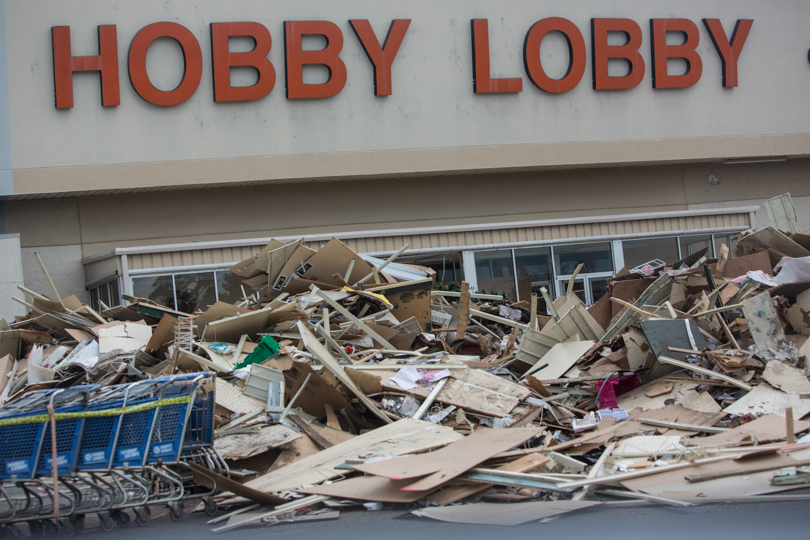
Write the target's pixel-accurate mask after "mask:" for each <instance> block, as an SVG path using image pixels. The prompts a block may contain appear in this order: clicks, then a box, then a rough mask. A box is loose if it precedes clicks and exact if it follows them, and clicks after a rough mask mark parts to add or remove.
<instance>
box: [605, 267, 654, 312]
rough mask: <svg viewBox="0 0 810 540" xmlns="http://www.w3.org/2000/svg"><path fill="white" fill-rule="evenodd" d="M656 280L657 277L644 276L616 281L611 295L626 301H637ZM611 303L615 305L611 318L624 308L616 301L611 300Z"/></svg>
mask: <svg viewBox="0 0 810 540" xmlns="http://www.w3.org/2000/svg"><path fill="white" fill-rule="evenodd" d="M654 281H655V279H653V278H643V277H639V278H637V279H628V280H621V281H614V282H613V283H612V285H611V289H612V292H611V297H612V298H618V299H619V300H624V301H625V302H630V303H632V302H635V301H636V300H637V299H638V297H639V296H641V294H642V293H643V292H644V291H646V290H647V287H649V286H650V285H651V284H652V283H653V282H654ZM611 304H612V305H613V308H612V309H613V311H612V314H611V318H613V317H615V316H616V315H618V314H619V312H620V311H621V310H622V309H623V306H622V305H621V304H617V303H616V302H611Z"/></svg>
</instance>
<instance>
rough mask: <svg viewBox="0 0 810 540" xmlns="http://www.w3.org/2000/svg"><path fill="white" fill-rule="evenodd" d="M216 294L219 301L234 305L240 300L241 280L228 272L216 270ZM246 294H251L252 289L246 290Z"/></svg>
mask: <svg viewBox="0 0 810 540" xmlns="http://www.w3.org/2000/svg"><path fill="white" fill-rule="evenodd" d="M216 279H217V294H218V295H219V298H218V299H219V300H220V301H222V302H228V303H229V304H236V303H238V302H240V301H241V300H242V280H241V279H239V278H238V277H237V276H236V275H235V274H234V273H233V272H231V271H230V270H217V272H216ZM245 292H247V293H248V294H252V293H253V289H249V290H246V291H245Z"/></svg>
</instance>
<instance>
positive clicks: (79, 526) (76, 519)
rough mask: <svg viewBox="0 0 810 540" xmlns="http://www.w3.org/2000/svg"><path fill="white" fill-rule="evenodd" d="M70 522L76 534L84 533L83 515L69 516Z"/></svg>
mask: <svg viewBox="0 0 810 540" xmlns="http://www.w3.org/2000/svg"><path fill="white" fill-rule="evenodd" d="M70 522H71V523H73V528H74V529H76V532H77V533H83V532H84V531H85V528H84V514H78V515H75V516H70Z"/></svg>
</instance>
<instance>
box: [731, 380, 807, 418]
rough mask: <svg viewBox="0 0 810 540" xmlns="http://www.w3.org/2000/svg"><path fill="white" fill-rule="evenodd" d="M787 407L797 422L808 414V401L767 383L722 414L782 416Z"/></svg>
mask: <svg viewBox="0 0 810 540" xmlns="http://www.w3.org/2000/svg"><path fill="white" fill-rule="evenodd" d="M788 407H793V418H794V419H796V420H799V419H801V418H802V417H803V416H804V415H806V414H807V413H810V399H802V398H800V397H799V394H788V393H786V392H782V391H781V390H777V389H776V388H774V387H772V386H771V385H769V384H768V383H761V384H760V385H759V386H757V387H756V388H754V389H753V390H751V391H750V392H748V393H747V394H745V395H744V396H743V397H742V398H740V399H738V400H737V401H735V402H734V403H732V404H731V405H729V406H728V407H726V408H725V409H723V412H726V413H728V414H734V415H745V414H777V415H781V416H784V415H785V409H787V408H788Z"/></svg>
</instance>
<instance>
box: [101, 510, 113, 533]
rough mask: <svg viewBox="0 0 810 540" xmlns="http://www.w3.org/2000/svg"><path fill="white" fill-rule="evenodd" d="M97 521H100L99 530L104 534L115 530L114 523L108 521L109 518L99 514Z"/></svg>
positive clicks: (110, 520)
mask: <svg viewBox="0 0 810 540" xmlns="http://www.w3.org/2000/svg"><path fill="white" fill-rule="evenodd" d="M98 517H99V519H100V520H101V524H100V525H101V530H102V531H104V532H110V531H111V530H113V529H114V528H115V522H114V521H113V520H112V519H110V516H108V515H104V514H99V516H98Z"/></svg>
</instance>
